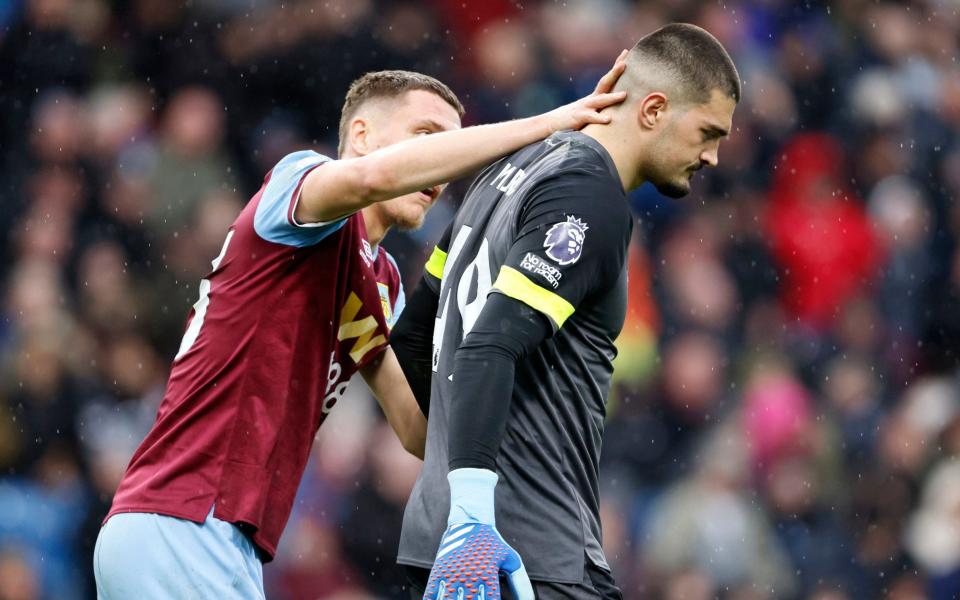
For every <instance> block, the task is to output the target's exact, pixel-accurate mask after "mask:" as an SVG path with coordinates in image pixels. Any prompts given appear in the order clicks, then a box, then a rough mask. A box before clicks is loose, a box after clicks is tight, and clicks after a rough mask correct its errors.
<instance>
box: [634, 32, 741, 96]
mask: <svg viewBox="0 0 960 600" xmlns="http://www.w3.org/2000/svg"><path fill="white" fill-rule="evenodd" d="M631 67H632V68H631ZM631 71H632V73H631ZM625 75H628V77H627V78H626V81H623V84H624V85H625V86H630V87H634V88H641V87H649V86H650V85H654V86H656V85H667V86H669V88H672V89H671V91H673V92H674V93H675V94H677V95H678V98H676V99H677V100H679V102H681V103H688V102H689V103H692V104H703V103H706V102H709V101H710V94H711V93H712V91H713V90H719V91H720V93H722V94H724V95H726V96H728V97H730V98H733V100H734V101H735V102H740V74H739V73H737V67H736V66H735V65H734V64H733V59H731V58H730V55H729V54H728V53H727V51H726V49H724V47H723V45H722V44H721V43H720V42H719V41H717V38H715V37H713V36H712V35H710V33H709V32H707V31H706V30H705V29H702V28H700V27H697V26H696V25H691V24H689V23H671V24H669V25H666V26H664V27H661V28H660V29H658V30H656V31H654V32H653V33H651V34H648V35H646V36H644V37H643V38H641V39H640V41H639V42H637V44H636V45H635V46H634V47H633V50H631V52H630V55H629V56H628V57H627V72H626V73H625ZM619 87H620V86H618V89H619ZM650 91H653V90H650ZM664 91H666V90H664Z"/></svg>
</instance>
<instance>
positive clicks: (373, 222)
mask: <svg viewBox="0 0 960 600" xmlns="http://www.w3.org/2000/svg"><path fill="white" fill-rule="evenodd" d="M360 212H361V213H362V214H363V222H364V224H366V227H367V241H368V242H370V245H371V246H373V247H374V248H376V247H377V246H379V245H380V242H382V241H383V238H385V237H386V236H387V232H388V231H390V225H389V224H387V222H386V221H385V220H384V219H383V215H381V214H380V211H379V210H377V205H375V204H372V205H370V206H367V207H365V208H363V209H362V210H361V211H360Z"/></svg>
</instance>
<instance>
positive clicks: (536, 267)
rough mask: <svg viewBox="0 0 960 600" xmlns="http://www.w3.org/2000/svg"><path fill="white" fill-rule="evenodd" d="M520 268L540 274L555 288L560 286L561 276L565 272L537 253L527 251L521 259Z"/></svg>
mask: <svg viewBox="0 0 960 600" xmlns="http://www.w3.org/2000/svg"><path fill="white" fill-rule="evenodd" d="M520 268H521V269H525V270H527V271H529V272H531V273H533V274H534V275H539V276H540V277H543V278H544V279H546V280H547V283H549V284H550V285H552V286H553V289H557V288H558V287H560V278H561V277H563V273H561V272H560V269H558V268H556V267H555V266H553V265H551V264H550V263H548V262H547V261H545V260H543V259H542V258H540V257H539V256H537V255H536V254H533V253H531V252H527V255H526V256H524V257H523V260H522V261H520Z"/></svg>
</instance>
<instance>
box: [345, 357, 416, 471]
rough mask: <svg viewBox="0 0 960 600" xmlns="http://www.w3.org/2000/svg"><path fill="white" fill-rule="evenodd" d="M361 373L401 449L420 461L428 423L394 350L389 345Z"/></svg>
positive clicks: (361, 369) (362, 368)
mask: <svg viewBox="0 0 960 600" xmlns="http://www.w3.org/2000/svg"><path fill="white" fill-rule="evenodd" d="M360 374H361V375H363V379H364V380H365V381H366V382H367V385H368V386H370V390H371V391H372V392H373V395H374V396H376V398H377V402H379V403H380V408H381V409H382V410H383V414H384V415H385V416H386V417H387V422H388V423H390V427H392V428H393V430H394V431H395V432H396V433H397V437H399V438H400V442H401V443H402V444H403V447H404V449H405V450H406V451H407V452H409V453H410V454H412V455H414V456H416V457H417V458H419V459H421V460H423V451H424V446H425V445H426V440H427V420H426V419H425V418H424V416H423V413H421V412H420V407H419V406H418V405H417V400H416V398H414V396H413V392H412V391H411V390H410V386H409V385H408V384H407V380H406V378H405V377H404V376H403V371H402V370H401V369H400V363H398V362H397V357H396V355H394V353H393V349H391V348H390V347H389V346H388V347H387V349H386V350H384V351H383V353H382V354H381V355H380V356H379V357H378V358H377V359H376V360H374V361H372V362H371V363H370V364H368V365H365V366H363V367H361V368H360Z"/></svg>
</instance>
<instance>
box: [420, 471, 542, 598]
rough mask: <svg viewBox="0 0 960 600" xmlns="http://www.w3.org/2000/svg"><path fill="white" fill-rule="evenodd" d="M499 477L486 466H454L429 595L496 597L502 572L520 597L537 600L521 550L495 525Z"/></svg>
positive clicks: (427, 594) (514, 592) (448, 476)
mask: <svg viewBox="0 0 960 600" xmlns="http://www.w3.org/2000/svg"><path fill="white" fill-rule="evenodd" d="M497 479H498V477H497V474H496V473H494V472H493V471H489V470H487V469H454V470H453V471H451V472H450V473H449V474H448V475H447V481H449V482H450V516H449V518H448V519H447V530H446V532H445V533H444V534H443V538H442V539H441V541H440V548H439V549H438V550H437V557H436V559H435V561H434V563H433V569H432V570H431V571H430V579H429V580H428V581H427V587H426V593H425V594H424V596H423V597H424V598H425V599H430V600H434V599H437V600H444V599H453V598H456V599H458V600H461V599H462V600H471V599H474V598H476V599H480V598H483V599H484V600H498V599H499V598H500V573H501V572H503V573H504V574H505V575H506V578H507V582H508V583H509V585H510V587H511V589H512V590H513V595H514V596H515V597H516V598H518V599H519V600H533V598H534V596H533V586H532V585H531V584H530V578H529V577H528V576H527V570H526V569H525V568H524V566H523V561H521V560H520V555H519V554H517V552H516V550H514V549H513V548H511V547H510V546H509V545H508V544H507V543H506V542H505V541H504V540H503V537H502V536H501V535H500V533H499V532H498V531H497V528H496V525H495V511H494V490H495V489H496V485H497Z"/></svg>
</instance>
